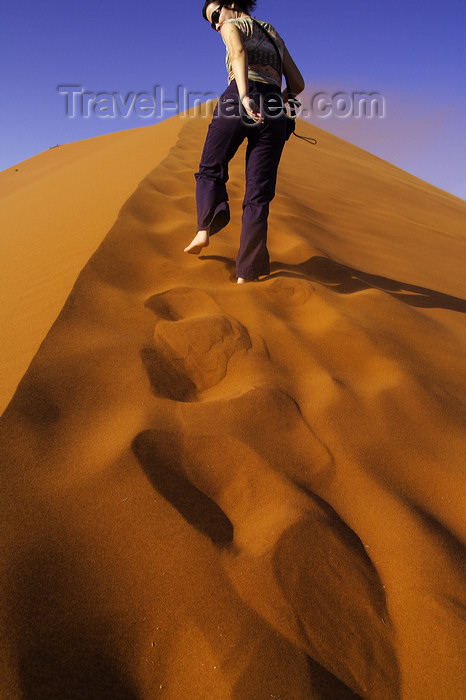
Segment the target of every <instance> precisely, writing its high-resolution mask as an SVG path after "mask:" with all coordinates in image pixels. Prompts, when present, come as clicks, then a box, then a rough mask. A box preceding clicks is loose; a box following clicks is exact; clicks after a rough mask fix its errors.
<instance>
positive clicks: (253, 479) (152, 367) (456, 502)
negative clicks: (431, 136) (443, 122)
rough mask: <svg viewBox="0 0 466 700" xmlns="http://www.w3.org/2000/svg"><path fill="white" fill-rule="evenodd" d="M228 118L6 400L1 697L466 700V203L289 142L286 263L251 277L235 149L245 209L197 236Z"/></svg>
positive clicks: (73, 304)
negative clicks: (197, 241) (204, 163)
mask: <svg viewBox="0 0 466 700" xmlns="http://www.w3.org/2000/svg"><path fill="white" fill-rule="evenodd" d="M205 129H206V122H205V120H202V119H188V120H186V122H185V123H184V125H183V126H182V128H181V130H180V131H179V134H178V140H175V138H173V141H172V147H171V149H170V151H169V153H168V156H167V157H166V158H165V159H164V160H163V161H162V162H161V163H160V164H159V165H158V166H157V167H156V168H155V169H154V170H153V171H152V172H150V173H149V174H148V175H147V176H146V177H145V178H144V179H143V180H142V182H141V183H140V185H139V186H138V188H137V189H136V191H135V192H134V194H133V195H132V196H131V197H130V198H129V199H128V200H127V202H126V203H125V204H124V206H123V208H122V209H121V211H120V213H119V215H118V218H117V220H116V222H115V224H114V226H113V227H112V228H111V230H110V232H109V233H108V235H107V236H106V237H105V239H104V240H103V241H102V243H101V245H100V246H99V248H98V249H97V251H96V252H95V254H94V255H93V256H92V258H91V259H90V260H89V262H88V263H87V265H86V266H85V267H84V269H83V270H82V272H81V274H80V275H79V278H78V280H77V282H76V284H75V286H74V287H73V290H72V292H71V294H70V296H69V297H68V300H67V301H66V304H65V306H64V308H63V310H62V311H61V313H60V315H59V317H58V319H57V321H56V322H55V324H54V325H53V327H52V328H51V330H50V332H49V333H48V335H47V336H46V338H45V340H44V341H43V343H42V345H41V347H40V349H39V351H38V352H37V354H36V356H35V357H34V359H33V361H32V363H31V365H30V367H29V369H28V371H27V372H26V374H25V376H24V377H23V379H22V380H21V382H20V384H19V386H18V389H17V391H16V393H15V395H14V397H13V400H12V401H11V403H10V404H9V406H8V408H7V410H6V411H5V413H4V415H3V417H2V418H1V422H0V431H1V439H2V448H1V464H2V472H1V473H2V522H1V532H2V552H3V554H2V561H3V567H2V581H1V583H2V597H3V603H2V608H1V609H2V617H1V618H0V624H1V634H0V653H1V654H2V668H3V669H5V670H4V673H3V674H2V678H1V680H0V690H1V693H2V697H3V696H4V697H11V698H24V699H25V700H30V699H33V698H34V699H36V698H40V699H41V700H42V699H43V698H50V699H51V698H70V699H74V698H76V699H77V698H82V697H92V698H102V699H107V698H109V699H110V698H112V699H113V698H129V699H132V698H135V699H136V698H137V699H138V700H139V699H141V700H142V699H151V700H152V698H158V697H160V698H162V697H163V698H168V699H169V700H188V699H189V700H192V699H201V698H209V700H210V699H212V700H225V699H226V698H231V699H232V700H257V699H258V698H264V699H265V698H279V697H281V698H287V699H289V700H308V699H312V698H316V699H325V700H336V699H342V700H346V699H350V698H364V699H367V700H379V699H380V700H393V699H394V698H403V699H404V700H406V699H410V700H415V699H416V700H417V699H418V698H420V697H429V698H435V699H436V700H440V699H442V698H444V699H445V700H451V699H452V698H459V697H461V692H462V688H463V687H464V681H465V679H464V677H462V668H463V664H462V657H461V655H462V650H463V642H464V603H465V587H464V539H465V532H464V519H463V518H462V517H461V516H462V506H463V501H462V496H461V494H462V488H463V485H464V464H465V461H466V460H465V457H466V455H465V452H466V440H465V436H464V413H465V406H464V396H465V386H466V376H465V374H466V373H465V367H464V353H465V344H466V338H465V336H466V333H465V331H464V312H465V311H466V304H465V302H464V298H465V294H466V290H465V289H464V280H463V278H462V276H461V274H460V270H461V269H462V264H461V258H462V256H464V251H465V249H466V241H465V237H464V233H463V224H464V219H465V214H466V206H465V205H464V203H462V202H461V201H460V200H457V199H455V198H454V197H451V196H449V195H446V194H445V193H443V192H441V191H439V190H436V189H435V188H432V187H430V186H429V185H425V184H424V183H422V182H421V181H419V180H416V179H415V178H412V177H411V176H409V175H407V174H406V173H403V172H402V171H399V170H397V169H396V168H394V167H392V166H389V165H388V164H386V163H384V162H383V161H381V160H379V159H377V158H374V157H373V156H370V155H369V154H366V153H364V152H363V151H361V150H359V149H357V148H355V147H353V146H350V145H349V144H345V143H344V142H343V141H340V140H339V139H336V138H335V137H332V136H329V135H327V134H325V133H323V132H318V134H317V137H318V139H319V147H318V148H317V149H315V150H312V149H311V148H310V147H308V146H307V145H306V147H305V148H304V147H303V146H302V145H301V144H300V143H298V142H297V141H294V142H293V141H292V142H290V144H287V146H286V150H285V155H284V159H283V163H282V165H281V169H280V176H279V183H278V189H277V197H276V200H275V202H274V203H273V205H272V214H271V217H270V227H269V231H270V252H271V259H272V261H273V265H272V274H271V276H270V278H269V279H267V280H265V281H263V282H259V283H257V284H253V285H244V286H237V285H235V284H234V257H235V253H236V249H237V245H238V231H239V218H240V214H241V195H242V173H243V162H242V159H241V157H240V155H238V157H237V159H236V161H235V162H234V163H233V165H232V168H231V180H230V194H231V202H230V204H231V207H232V213H233V215H232V221H231V224H230V225H229V227H228V229H227V230H226V231H224V232H222V233H221V234H218V235H217V236H215V238H213V239H212V241H211V245H210V247H209V248H208V249H206V251H205V254H204V255H202V256H201V257H200V259H197V258H193V257H192V256H186V255H185V254H184V253H183V248H184V246H185V245H186V243H187V242H189V240H190V239H191V238H192V235H193V231H194V227H195V202H194V180H193V172H195V170H196V169H197V164H198V160H199V156H200V150H201V147H202V141H203V137H204V134H205ZM301 130H302V131H303V132H305V133H306V130H308V131H309V132H310V131H311V128H310V127H306V126H304V125H303V126H302V127H301ZM316 132H317V130H316V129H314V128H312V133H313V134H315V133H316ZM242 153H244V151H242ZM297 173H300V174H299V175H297ZM463 260H464V257H463ZM462 567H463V568H462Z"/></svg>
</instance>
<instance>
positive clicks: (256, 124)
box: [185, 0, 304, 283]
mask: <svg viewBox="0 0 466 700" xmlns="http://www.w3.org/2000/svg"><path fill="white" fill-rule="evenodd" d="M255 5H256V2H255V0H253V1H252V2H247V1H246V0H238V1H237V2H230V3H222V2H218V0H214V1H209V0H208V1H207V2H206V3H205V4H204V7H203V10H202V14H203V16H204V18H205V19H206V20H207V21H208V22H210V23H211V25H212V28H213V29H215V30H216V31H219V32H220V34H221V36H222V39H223V41H224V42H225V45H226V49H227V52H226V64H227V70H228V87H227V89H226V90H225V92H224V93H223V95H222V96H221V97H220V99H219V101H218V103H217V106H216V108H215V111H214V114H213V117H212V122H211V124H210V126H209V130H208V133H207V138H206V141H205V144H204V150H203V152H202V158H201V163H200V166H199V172H197V173H196V176H195V177H196V205H197V219H198V221H197V223H198V227H197V229H198V232H197V234H196V236H195V237H194V239H193V240H192V241H191V243H190V244H189V246H187V248H185V252H187V253H194V254H198V253H200V251H201V250H202V248H204V247H205V246H207V245H209V237H210V236H212V235H213V234H214V233H217V232H218V231H220V229H222V228H223V227H224V226H226V225H227V223H228V222H229V220H230V210H229V206H228V195H227V190H226V182H227V180H228V163H229V161H230V160H231V158H232V157H233V156H234V155H235V153H236V151H237V150H238V147H239V146H240V144H241V143H242V141H244V139H245V138H247V139H248V147H247V151H246V191H245V195H244V201H243V219H242V227H241V238H240V247H239V252H238V257H237V259H236V277H237V281H238V283H242V282H245V281H249V280H254V279H257V278H258V277H260V276H261V275H268V274H269V272H270V267H269V253H268V250H267V218H268V214H269V203H270V202H271V201H272V199H273V197H274V195H275V183H276V180H277V169H278V164H279V162H280V156H281V153H282V150H283V146H284V143H285V122H286V118H285V115H284V113H283V109H282V104H283V102H282V100H283V99H285V100H286V99H287V96H286V91H285V94H284V95H283V97H282V94H281V84H282V72H281V68H282V66H283V69H284V71H285V73H286V75H287V77H288V81H289V84H290V87H291V91H292V93H293V95H297V94H299V93H300V92H301V91H302V90H303V89H304V80H303V78H302V76H301V73H300V72H299V70H298V68H297V67H296V65H295V63H294V61H293V60H292V58H291V56H290V54H289V53H288V51H287V49H286V47H285V44H284V42H283V40H282V38H281V37H280V35H279V34H278V32H277V31H276V30H275V29H274V27H272V25H270V24H268V23H267V22H260V24H262V25H263V26H264V28H265V29H266V30H267V31H268V32H269V33H270V34H271V35H272V37H273V39H274V40H275V42H276V44H277V45H278V48H279V50H280V56H281V59H282V60H281V61H280V59H279V58H278V55H277V51H276V49H275V47H274V46H273V44H272V43H271V42H270V40H269V39H268V37H267V36H266V34H265V33H264V32H263V31H262V30H261V28H260V27H258V26H257V25H256V23H255V22H254V21H253V20H252V18H251V16H250V12H251V10H253V9H254V7H255Z"/></svg>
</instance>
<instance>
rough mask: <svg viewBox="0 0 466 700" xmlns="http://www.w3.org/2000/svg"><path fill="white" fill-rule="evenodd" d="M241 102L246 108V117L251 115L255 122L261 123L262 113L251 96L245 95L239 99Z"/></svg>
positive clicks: (262, 119)
mask: <svg viewBox="0 0 466 700" xmlns="http://www.w3.org/2000/svg"><path fill="white" fill-rule="evenodd" d="M241 104H242V105H243V107H244V109H245V110H246V113H247V115H248V117H251V119H253V120H254V121H255V122H260V123H261V124H262V123H263V121H264V115H263V114H262V112H261V111H260V109H259V107H258V106H257V105H256V103H255V102H254V100H253V99H252V98H251V97H249V96H248V95H245V96H244V97H243V98H242V100H241Z"/></svg>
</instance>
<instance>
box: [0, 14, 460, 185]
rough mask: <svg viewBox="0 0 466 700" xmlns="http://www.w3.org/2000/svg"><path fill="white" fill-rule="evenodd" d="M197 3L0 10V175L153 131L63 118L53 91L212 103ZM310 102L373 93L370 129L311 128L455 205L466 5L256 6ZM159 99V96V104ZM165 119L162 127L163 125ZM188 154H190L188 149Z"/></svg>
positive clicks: (209, 35) (213, 79)
mask: <svg viewBox="0 0 466 700" xmlns="http://www.w3.org/2000/svg"><path fill="white" fill-rule="evenodd" d="M202 5H203V3H202V1H201V0H199V1H197V0H175V1H173V2H161V1H160V0H158V1H155V0H153V1H152V2H148V1H147V0H132V2H123V0H99V2H95V0H92V1H91V0H80V1H79V2H77V1H73V0H68V1H67V2H63V0H61V1H60V2H59V1H58V0H44V1H43V2H42V3H38V2H37V1H34V2H33V1H32V0H4V2H3V3H2V9H1V18H0V19H1V26H0V54H1V64H2V67H3V70H2V74H3V75H2V77H3V80H2V84H3V90H2V106H1V110H0V134H1V141H0V144H1V150H0V169H4V168H7V167H10V166H12V165H14V164H16V163H19V162H20V161H22V160H24V159H26V158H28V157H30V156H32V155H35V154H36V153H39V152H41V151H43V150H46V149H47V148H49V147H50V146H55V145H57V144H64V143H68V142H70V141H77V140H80V139H84V138H89V137H92V136H97V135H99V134H104V133H108V132H111V131H116V130H120V129H128V128H134V127H139V126H144V125H148V124H154V123H155V122H156V120H157V118H156V117H150V118H143V117H141V116H137V115H136V114H135V113H134V110H133V113H132V115H130V116H129V117H126V118H124V117H122V116H116V117H115V118H99V117H98V116H96V114H94V113H93V112H92V109H91V116H90V117H89V118H83V117H81V116H76V117H75V118H70V117H68V116H67V115H66V112H65V96H64V95H61V94H59V92H58V91H57V86H58V85H72V84H73V85H79V86H82V88H83V89H84V90H85V91H87V92H90V93H100V92H110V93H113V92H117V93H120V94H121V95H122V96H123V98H124V97H126V95H127V94H128V93H130V92H133V93H138V92H148V93H153V91H154V86H155V85H159V86H162V87H163V89H164V95H165V99H171V100H173V99H175V96H176V92H177V86H178V85H183V86H185V87H186V89H187V90H188V91H190V92H200V93H201V92H202V93H207V92H212V93H215V94H216V95H219V94H221V92H222V91H223V89H224V88H225V86H226V71H225V64H224V57H225V48H224V44H223V42H222V40H221V38H220V36H219V35H218V34H216V33H215V32H213V31H212V30H211V29H210V27H209V25H208V24H207V22H205V21H204V20H203V18H202V16H201V9H202ZM254 15H255V16H256V17H258V18H259V19H266V20H268V21H270V22H271V23H272V24H273V25H274V26H275V27H276V28H277V29H278V31H279V32H280V34H281V35H282V37H283V38H284V39H285V41H286V43H287V46H288V49H289V51H290V53H291V54H292V56H293V58H294V59H295V61H296V63H297V64H298V66H299V68H300V69H301V72H302V73H303V76H304V78H305V79H306V83H307V92H306V99H308V97H309V96H310V95H312V94H315V93H317V92H322V91H324V92H328V93H329V94H333V93H335V92H345V93H347V94H351V93H353V92H378V93H381V94H382V95H383V96H384V98H385V106H386V115H385V117H384V118H382V119H378V118H372V119H367V118H362V119H356V118H354V117H352V116H349V117H346V118H337V117H335V116H333V117H330V118H322V117H318V116H316V115H313V116H312V117H311V121H313V123H315V124H316V125H318V126H319V127H321V128H324V129H327V130H329V131H332V132H333V133H336V134H337V135H339V136H341V137H342V138H345V139H346V140H348V141H351V142H352V143H355V144H357V145H359V146H361V147H362V148H365V149H366V150H369V151H371V152H372V153H375V154H376V155H378V156H380V157H382V158H384V159H386V160H388V161H390V162H392V163H394V164H395V165H398V166H399V167H401V168H403V169H405V170H407V171H409V172H411V173H413V174H414V175H417V176H418V177H420V178H422V179H423V180H426V181H428V182H431V183H432V184H434V185H436V186H437V187H441V188H442V189H445V190H447V191H449V192H451V193H453V194H456V195H457V196H460V197H463V198H466V94H465V83H466V80H465V68H466V49H465V45H466V41H465V36H466V0H444V1H443V2H441V1H440V0H315V1H314V2H313V1H312V0H294V1H293V2H283V1H281V0H259V1H258V3H257V7H256V10H255V12H254ZM159 94H160V93H159ZM165 116H169V113H166V115H165ZM201 147H202V144H200V150H201Z"/></svg>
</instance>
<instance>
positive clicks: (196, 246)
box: [184, 231, 209, 255]
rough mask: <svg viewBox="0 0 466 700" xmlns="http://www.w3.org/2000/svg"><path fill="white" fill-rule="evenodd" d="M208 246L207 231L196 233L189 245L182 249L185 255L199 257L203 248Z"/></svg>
mask: <svg viewBox="0 0 466 700" xmlns="http://www.w3.org/2000/svg"><path fill="white" fill-rule="evenodd" d="M208 245H209V232H208V231H198V232H197V233H196V235H195V236H194V238H193V240H192V241H191V243H190V244H189V245H188V246H186V248H185V249H184V252H185V253H191V254H192V255H199V253H200V252H201V250H202V249H203V248H206V247H207V246H208Z"/></svg>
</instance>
